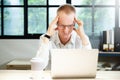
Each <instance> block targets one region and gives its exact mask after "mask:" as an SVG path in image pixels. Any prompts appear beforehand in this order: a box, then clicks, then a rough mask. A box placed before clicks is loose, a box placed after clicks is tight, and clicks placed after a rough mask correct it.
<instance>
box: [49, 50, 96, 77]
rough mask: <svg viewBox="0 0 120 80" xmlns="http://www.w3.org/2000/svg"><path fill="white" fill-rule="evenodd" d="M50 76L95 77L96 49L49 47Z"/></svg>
mask: <svg viewBox="0 0 120 80" xmlns="http://www.w3.org/2000/svg"><path fill="white" fill-rule="evenodd" d="M50 52H51V76H52V78H95V77H96V72H97V62H98V49H91V50H86V49H51V50H50Z"/></svg>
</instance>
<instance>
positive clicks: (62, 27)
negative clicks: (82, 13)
mask: <svg viewBox="0 0 120 80" xmlns="http://www.w3.org/2000/svg"><path fill="white" fill-rule="evenodd" d="M57 26H59V27H60V29H64V28H65V27H67V28H69V29H70V28H72V26H75V23H73V24H71V25H59V24H57Z"/></svg>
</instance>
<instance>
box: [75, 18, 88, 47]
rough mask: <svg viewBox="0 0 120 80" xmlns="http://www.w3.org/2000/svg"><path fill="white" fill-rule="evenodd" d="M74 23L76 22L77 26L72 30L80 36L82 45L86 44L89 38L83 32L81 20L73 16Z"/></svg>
mask: <svg viewBox="0 0 120 80" xmlns="http://www.w3.org/2000/svg"><path fill="white" fill-rule="evenodd" d="M74 21H75V23H77V24H78V28H77V29H76V28H74V30H75V31H76V33H77V34H78V35H79V36H80V38H81V39H82V44H83V45H87V44H88V43H89V40H88V38H87V36H86V34H85V32H84V28H83V22H82V21H80V20H77V19H76V18H74Z"/></svg>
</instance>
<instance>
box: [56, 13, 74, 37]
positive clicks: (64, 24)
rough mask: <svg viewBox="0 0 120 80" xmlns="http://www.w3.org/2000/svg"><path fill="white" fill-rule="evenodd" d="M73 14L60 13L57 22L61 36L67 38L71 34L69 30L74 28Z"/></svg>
mask: <svg viewBox="0 0 120 80" xmlns="http://www.w3.org/2000/svg"><path fill="white" fill-rule="evenodd" d="M74 16H75V13H70V14H66V13H60V14H59V19H58V23H57V27H58V33H59V36H60V37H62V38H64V39H65V38H68V37H70V36H71V32H72V30H73V28H74Z"/></svg>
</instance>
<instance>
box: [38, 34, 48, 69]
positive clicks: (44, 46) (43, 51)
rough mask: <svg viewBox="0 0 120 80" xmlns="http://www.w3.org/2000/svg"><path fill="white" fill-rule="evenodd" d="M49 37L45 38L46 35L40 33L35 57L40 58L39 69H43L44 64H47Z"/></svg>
mask: <svg viewBox="0 0 120 80" xmlns="http://www.w3.org/2000/svg"><path fill="white" fill-rule="evenodd" d="M49 43H50V41H49V39H47V38H46V37H44V35H42V36H41V37H40V44H39V49H38V51H37V55H36V58H38V59H39V60H41V61H40V62H41V68H40V69H42V70H43V69H45V68H46V66H47V65H48V61H49V49H50V47H49Z"/></svg>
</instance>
